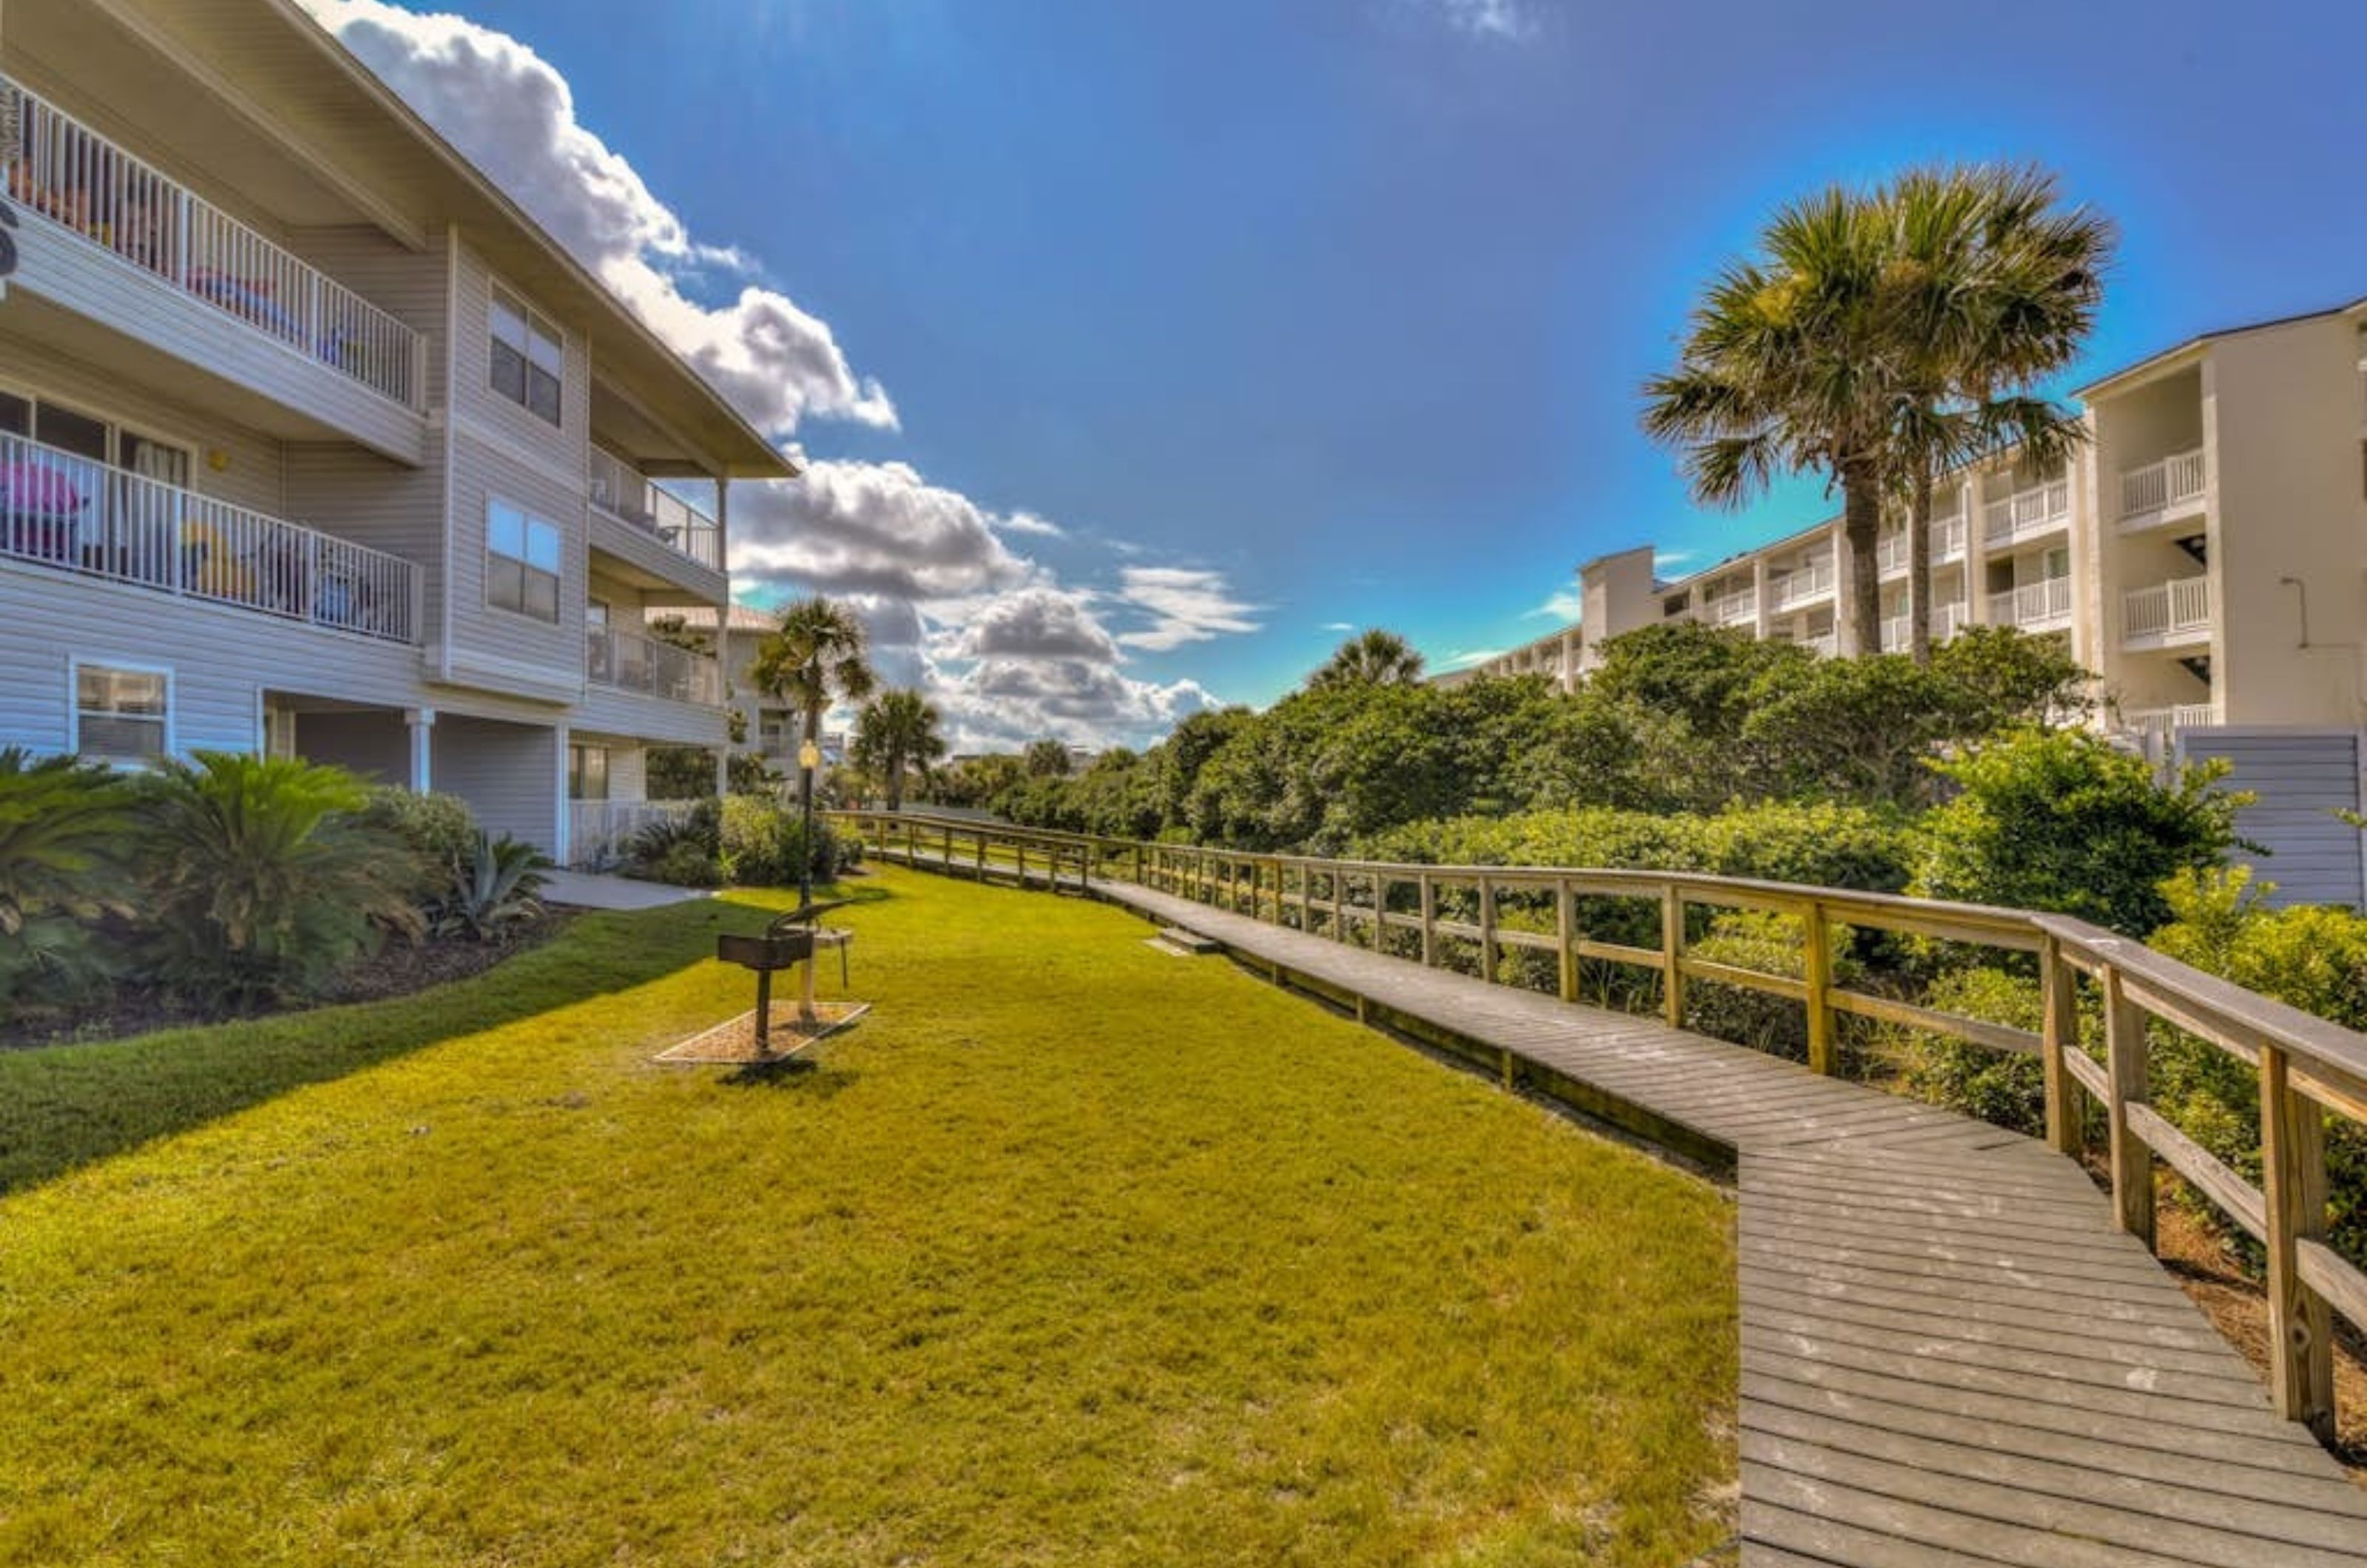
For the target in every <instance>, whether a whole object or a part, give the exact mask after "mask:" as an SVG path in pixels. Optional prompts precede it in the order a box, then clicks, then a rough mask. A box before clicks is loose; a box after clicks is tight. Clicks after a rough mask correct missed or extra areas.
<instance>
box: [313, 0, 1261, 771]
mask: <svg viewBox="0 0 2367 1568" xmlns="http://www.w3.org/2000/svg"><path fill="white" fill-rule="evenodd" d="M300 4H302V5H303V6H305V7H306V8H307V9H308V10H309V11H311V14H312V15H313V16H314V17H317V18H318V19H319V20H320V21H321V22H322V24H323V26H324V27H326V28H328V29H329V30H330V31H331V32H332V33H334V35H335V36H336V37H337V38H338V39H340V41H342V42H343V43H344V44H345V47H346V48H348V49H350V50H352V51H354V53H355V54H356V55H357V56H358V57H360V59H361V60H362V61H363V62H365V63H366V64H368V66H369V67H370V69H372V70H373V71H375V72H376V73H378V74H379V76H380V77H381V78H382V79H384V80H385V81H386V82H387V84H388V85H390V86H391V87H392V88H393V89H394V90H395V91H396V92H397V93H399V94H400V95H402V97H403V98H404V99H405V100H406V101H407V102H409V103H410V104H411V105H412V107H413V108H415V109H417V110H418V111H419V113H420V114H421V115H422V116H423V117H424V118H426V119H427V120H428V122H429V123H431V124H432V125H434V126H435V127H436V129H437V130H439V131H441V132H442V133H443V134H444V136H445V137H447V139H448V140H449V141H451V142H452V143H453V145H454V146H456V147H458V148H459V150H460V152H462V153H463V154H465V155H466V156H467V157H469V158H470V160H471V161H473V162H474V163H475V164H477V165H478V166H479V167H480V168H481V169H483V170H484V171H485V172H486V173H487V174H488V175H491V176H492V177H493V180H494V182H495V183H496V184H498V185H499V186H501V187H502V188H503V189H504V190H505V191H506V192H508V193H509V195H510V196H511V197H513V198H514V199H515V200H516V201H517V202H518V204H519V205H520V206H521V207H523V208H524V209H526V210H527V212H528V213H529V214H531V215H532V216H533V217H534V218H535V220H537V221H538V222H540V223H541V224H542V225H543V226H544V227H545V228H547V229H549V231H551V233H552V234H553V235H554V236H556V237H557V239H558V240H559V242H560V243H561V244H563V245H565V246H566V247H567V248H568V249H569V250H570V251H571V252H572V254H574V255H575V256H576V257H577V258H578V259H579V260H581V261H582V262H583V264H584V265H586V266H587V267H588V268H590V269H591V270H592V271H593V272H594V273H595V275H596V276H598V277H599V278H600V279H601V281H602V282H604V283H605V284H606V285H607V287H608V288H610V289H611V290H613V291H614V292H615V293H616V294H617V297H618V298H619V299H622V300H623V301H624V302H625V303H626V305H627V306H628V307H629V309H630V310H633V311H635V312H636V313H637V314H638V315H639V316H640V318H641V319H642V321H645V322H646V323H647V324H648V325H649V326H650V328H651V330H652V331H653V332H655V333H657V334H658V335H659V336H660V337H661V338H663V340H664V341H665V342H666V343H667V344H669V345H671V346H672V347H673V348H674V350H675V351H676V352H678V353H679V354H681V355H683V356H684V357H685V359H687V360H688V361H689V362H690V363H691V364H693V365H694V366H696V367H697V368H698V369H699V370H700V371H701V372H702V373H703V374H704V375H706V376H707V377H708V379H709V380H711V381H712V382H713V383H714V384H715V386H716V387H717V389H719V391H721V392H722V393H723V395H724V396H726V397H727V398H729V399H730V400H732V401H733V402H734V403H735V404H737V405H738V406H739V407H740V409H741V410H742V412H743V413H745V414H746V415H747V416H748V418H749V419H750V421H751V422H752V423H755V424H756V425H757V426H758V427H759V428H761V429H764V430H765V431H768V432H770V433H772V434H775V435H776V437H778V438H780V440H781V442H782V449H783V451H784V452H785V453H787V455H788V456H789V457H791V458H792V460H794V461H795V462H797V463H798V466H799V467H800V468H803V469H804V470H805V474H804V477H803V478H802V479H799V480H798V481H796V482H794V483H789V484H753V483H742V484H736V485H734V486H733V487H732V491H731V497H730V502H731V509H730V515H731V528H730V533H731V546H732V549H731V561H730V566H731V571H732V577H733V583H734V587H735V589H737V590H738V591H740V592H742V594H743V595H744V596H745V597H747V598H748V599H749V600H750V601H751V602H752V603H762V604H773V603H777V602H778V601H780V600H782V599H785V598H788V597H791V596H794V595H797V594H802V593H815V592H820V593H828V594H830V595H832V597H834V598H838V599H842V600H844V601H845V602H846V603H847V604H850V605H851V606H852V607H853V608H854V609H855V611H856V613H857V614H859V615H861V616H862V617H863V620H864V623H865V625H866V628H867V629H868V631H869V633H870V637H871V645H872V660H873V663H874V664H875V666H876V667H877V668H878V671H879V673H880V675H881V677H882V678H883V679H884V680H886V681H887V682H889V683H891V684H897V685H912V686H918V687H920V688H921V689H922V690H923V691H924V692H926V693H927V694H929V696H930V697H931V699H932V700H933V701H934V702H936V703H937V704H938V705H939V707H940V709H941V710H942V711H943V712H944V714H945V716H946V728H947V731H948V735H949V738H950V739H952V740H953V741H954V743H955V744H956V746H957V748H960V749H966V750H976V749H980V748H983V747H989V746H995V747H1001V746H1014V745H1017V744H1020V743H1022V742H1025V741H1026V740H1030V739H1036V738H1038V737H1042V736H1047V735H1052V736H1058V737H1059V738H1060V739H1065V740H1070V741H1076V742H1082V743H1085V744H1090V745H1099V746H1106V745H1114V744H1129V745H1136V746H1139V745H1143V744H1146V743H1148V742H1149V741H1150V740H1152V739H1157V738H1158V737H1159V736H1160V735H1161V734H1164V733H1165V732H1166V731H1167V730H1168V729H1169V728H1172V726H1173V725H1174V723H1175V721H1176V720H1178V719H1180V718H1182V717H1183V716H1186V715H1187V714H1190V713H1193V712H1196V711H1198V710H1199V709H1200V708H1202V707H1206V706H1211V705H1215V704H1216V699H1215V698H1214V697H1213V696H1211V695H1210V694H1209V693H1208V692H1207V691H1206V689H1205V688H1204V687H1202V686H1201V685H1200V684H1199V683H1198V682H1194V681H1189V680H1179V681H1172V682H1152V681H1145V680H1141V679H1138V678H1136V677H1134V676H1132V675H1129V674H1128V673H1127V672H1126V671H1125V670H1124V669H1123V668H1122V666H1123V665H1124V664H1125V663H1126V660H1127V654H1126V652H1125V648H1126V647H1134V648H1140V649H1172V648H1175V647H1178V646H1181V645H1183V644H1185V643H1192V642H1199V641H1205V640H1206V639H1208V638H1210V637H1217V636H1219V635H1222V634H1225V633H1229V632H1239V631H1251V630H1255V629H1256V626H1255V623H1253V622H1251V621H1250V620H1248V619H1247V618H1246V614H1245V613H1246V612H1247V611H1248V610H1249V609H1251V606H1249V605H1246V604H1239V603H1237V602H1236V601H1234V600H1233V599H1232V597H1231V596H1230V593H1229V590H1228V589H1227V587H1226V585H1225V582H1224V580H1223V578H1222V577H1221V576H1220V575H1219V574H1217V573H1215V572H1208V571H1198V570H1183V569H1173V568H1139V569H1135V568H1129V569H1127V570H1126V572H1125V573H1124V574H1123V581H1121V584H1120V586H1119V587H1118V588H1117V589H1116V590H1115V591H1103V590H1093V589H1085V588H1072V587H1064V586H1062V585H1061V584H1060V583H1059V581H1058V579H1057V577H1056V575H1055V574H1054V573H1053V572H1052V571H1051V570H1048V569H1047V568H1046V567H1044V566H1043V565H1041V564H1039V563H1038V562H1036V560H1034V559H1032V558H1029V557H1028V556H1026V555H1025V554H1023V553H1022V551H1021V549H1020V548H1019V547H1014V542H1013V541H1014V540H1035V539H1043V540H1054V539H1064V538H1066V537H1068V535H1067V532H1066V530H1064V529H1063V528H1062V527H1061V526H1060V525H1059V524H1057V523H1055V522H1053V521H1051V520H1050V519H1048V518H1046V517H1043V516H1040V515H1037V514H1036V513H1030V512H1026V511H1020V510H1014V511H1010V512H996V511H994V510H992V509H991V508H989V507H986V506H983V505H980V503H979V502H975V501H973V500H971V499H970V498H969V497H968V496H967V495H964V494H962V493H961V492H960V491H956V490H952V489H950V488H947V487H946V486H943V485H938V484H932V483H931V482H929V481H928V480H927V479H925V478H923V476H922V475H921V473H920V472H919V471H918V470H917V469H915V468H912V466H910V465H909V464H904V463H897V462H884V463H875V462H853V461H834V460H830V459H821V460H815V459H811V458H809V457H807V455H806V454H805V452H804V450H803V448H802V447H801V446H798V443H797V442H796V441H794V440H793V439H791V438H792V437H793V436H795V435H796V434H798V432H799V431H800V430H801V429H802V428H803V426H804V425H805V423H806V422H807V421H809V420H814V419H837V420H845V421H850V422H853V423H858V424H865V425H870V426H874V427H878V428H885V429H894V428H897V427H898V418H897V412H896V406H895V403H894V401H893V400H891V399H890V398H889V395H888V393H887V391H886V389H884V388H882V387H881V386H880V385H879V383H878V381H877V380H875V379H872V378H866V377H861V376H858V375H857V374H856V373H855V369H854V368H853V367H852V366H851V365H850V363H849V361H848V359H847V356H846V354H845V352H844V350H843V349H842V348H841V347H840V346H839V344H838V341H837V338H836V335H835V334H834V333H832V330H831V328H830V325H829V323H827V322H825V321H822V320H821V319H820V318H819V317H816V316H815V315H813V314H812V313H811V312H810V311H808V310H804V309H802V308H801V307H799V306H798V304H797V302H796V301H795V300H793V299H789V298H788V297H787V296H786V295H784V294H782V293H780V292H778V291H776V290H775V289H772V288H766V287H764V286H762V285H761V283H759V282H758V281H756V277H757V275H758V272H759V266H758V264H757V263H756V262H755V261H754V260H753V258H752V257H751V256H750V255H749V254H747V253H746V252H744V251H743V250H742V249H740V248H738V247H736V246H732V245H723V244H717V243H711V242H709V241H708V240H705V239H703V238H700V237H696V236H694V235H692V234H691V233H690V232H689V231H688V229H687V227H686V226H685V224H684V223H683V221H682V220H681V219H680V217H679V216H678V215H677V214H676V213H675V212H674V210H673V209H671V208H669V207H668V206H667V205H666V204H665V203H664V202H663V201H662V200H661V199H659V197H657V195H656V194H655V193H654V192H652V191H651V189H650V188H649V186H648V185H647V184H645V183H644V182H643V181H642V179H641V177H640V174H639V173H638V172H637V171H635V169H634V168H633V166H632V164H630V163H629V162H628V161H627V160H626V159H625V158H624V157H622V156H621V155H619V154H618V153H617V152H616V151H615V150H614V149H612V148H610V147H609V146H608V145H607V144H606V142H605V141H602V140H601V139H600V137H599V136H597V135H596V134H595V133H594V132H593V131H592V130H590V129H589V128H587V127H586V126H585V125H583V123H582V122H581V121H580V120H579V119H578V118H576V107H575V100H574V95H573V93H572V91H571V89H570V88H569V85H568V84H567V81H566V79H565V78H564V77H562V76H561V74H560V73H558V72H557V71H556V70H554V69H553V68H552V67H551V66H550V65H549V63H548V62H545V61H544V60H543V59H542V58H541V57H540V56H539V55H538V54H537V53H536V52H535V51H533V50H532V49H531V48H530V47H528V46H527V44H525V43H523V42H521V41H519V40H518V39H515V38H511V37H509V36H508V35H506V34H504V33H502V32H499V31H496V30H494V29H493V28H487V27H484V26H481V25H480V24H478V23H475V22H472V21H470V20H469V19H467V18H466V17H459V16H453V15H448V14H439V15H425V14H420V13H415V12H412V11H407V10H403V9H402V8H400V7H399V6H393V5H390V4H387V3H385V0H300ZM715 281H722V282H725V283H727V284H728V285H730V287H731V288H732V289H735V290H736V293H735V294H734V296H733V297H732V298H731V299H730V300H729V302H728V303H723V304H708V303H706V302H704V300H703V299H701V298H699V297H697V295H696V294H695V293H694V292H692V290H694V289H698V288H699V286H700V285H702V284H704V283H711V282H715ZM1108 546H1109V547H1110V548H1111V549H1112V550H1113V551H1116V552H1117V553H1118V554H1119V555H1120V556H1132V555H1135V554H1137V553H1138V547H1136V546H1133V545H1129V544H1125V543H1121V542H1118V541H1115V540H1112V541H1108ZM1104 606H1106V607H1108V608H1109V609H1111V610H1112V611H1114V612H1116V613H1121V614H1125V615H1129V616H1132V617H1142V616H1147V617H1149V621H1148V625H1147V626H1139V627H1137V628H1136V629H1134V630H1132V631H1130V632H1129V633H1128V634H1127V635H1126V636H1125V637H1117V636H1114V635H1113V634H1112V633H1111V631H1110V630H1109V628H1108V627H1107V626H1105V625H1104V621H1103V618H1102V615H1101V609H1102V608H1103V607H1104ZM1121 645H1124V646H1121Z"/></svg>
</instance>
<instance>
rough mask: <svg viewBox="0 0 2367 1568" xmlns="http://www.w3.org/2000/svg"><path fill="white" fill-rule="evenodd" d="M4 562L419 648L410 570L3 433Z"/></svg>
mask: <svg viewBox="0 0 2367 1568" xmlns="http://www.w3.org/2000/svg"><path fill="white" fill-rule="evenodd" d="M0 556H6V557H7V558H11V559H15V560H22V561H32V562H36V563H38V564H40V565H42V566H47V567H52V568H55V569H56V570H61V571H70V572H75V573H78V574H80V575H82V576H85V577H99V578H105V579H108V581H114V582H128V583H131V584H134V585H135V586H138V587H142V588H153V589H158V590H161V591H163V592H166V593H171V594H174V595H176V596H178V597H181V598H187V599H205V600H210V601H212V602H213V603H215V604H231V605H235V606H237V607H238V608H240V609H243V610H253V611H255V612H257V613H259V614H262V615H275V616H277V617H279V618H281V619H283V620H290V621H302V622H304V623H306V624H307V625H310V626H326V627H328V628H329V629H330V630H332V631H341V632H354V633H357V634H358V635H360V636H363V637H378V638H380V639H382V640H384V641H387V642H403V643H415V642H417V641H418V640H419V624H420V597H419V595H420V573H419V568H418V567H416V566H415V565H413V563H412V562H410V561H407V560H404V559H402V558H401V557H399V556H391V555H387V554H385V553H384V552H383V551H379V550H374V549H371V548H370V547H368V546H367V545H357V544H355V543H354V542H353V541H352V540H350V539H340V538H338V537H337V536H335V535H334V534H323V533H321V532H319V531H318V530H317V529H312V528H307V527H304V526H302V525H300V524H295V523H286V522H282V521H281V520H279V519H278V518H277V517H266V516H265V515H264V514H263V513H259V512H249V511H248V510H246V509H245V508H244V507H243V506H232V505H231V504H230V503H229V502H223V501H216V500H214V499H213V498H212V497H211V496H204V495H199V494H198V493H197V492H196V491H190V490H184V489H182V488H181V487H179V486H177V485H168V484H160V483H158V482H157V481H156V480H154V479H143V478H142V477H141V476H140V475H138V474H128V473H125V472H123V471H122V470H120V469H118V468H108V466H107V465H106V464H104V463H95V462H93V461H91V460H90V459H89V458H87V457H76V456H74V454H73V453H71V452H62V451H59V450H58V449H57V448H56V447H53V446H40V444H38V443H36V442H31V441H28V440H26V439H24V438H23V437H22V436H17V435H7V434H0Z"/></svg>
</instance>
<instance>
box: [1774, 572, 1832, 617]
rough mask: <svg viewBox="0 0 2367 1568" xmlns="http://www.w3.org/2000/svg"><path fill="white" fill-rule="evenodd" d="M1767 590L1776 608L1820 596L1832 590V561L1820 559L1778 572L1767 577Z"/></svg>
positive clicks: (1801, 602)
mask: <svg viewBox="0 0 2367 1568" xmlns="http://www.w3.org/2000/svg"><path fill="white" fill-rule="evenodd" d="M1767 591H1768V592H1769V593H1770V594H1771V595H1772V597H1773V599H1774V604H1775V608H1777V609H1778V610H1788V609H1790V608H1791V607H1792V606H1794V605H1795V604H1806V603H1807V602H1808V601H1809V600H1811V599H1817V598H1821V597H1822V596H1824V595H1825V594H1828V593H1830V592H1832V591H1833V563H1832V562H1830V561H1829V560H1820V561H1817V562H1815V563H1813V564H1811V565H1808V566H1805V567H1802V568H1800V569H1799V570H1795V571H1785V572H1778V573H1776V574H1775V575H1773V576H1771V577H1770V578H1768V580H1767Z"/></svg>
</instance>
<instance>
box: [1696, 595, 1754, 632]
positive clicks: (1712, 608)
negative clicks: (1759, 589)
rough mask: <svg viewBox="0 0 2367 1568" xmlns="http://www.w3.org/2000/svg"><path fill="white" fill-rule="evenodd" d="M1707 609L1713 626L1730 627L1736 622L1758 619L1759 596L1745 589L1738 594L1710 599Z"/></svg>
mask: <svg viewBox="0 0 2367 1568" xmlns="http://www.w3.org/2000/svg"><path fill="white" fill-rule="evenodd" d="M1707 608H1708V613H1709V619H1710V622H1711V624H1712V625H1714V626H1732V625H1733V624H1734V623H1735V622H1737V621H1753V620H1757V619H1758V618H1759V595H1758V594H1757V593H1756V592H1752V591H1751V590H1750V589H1748V588H1745V589H1742V590H1741V591H1739V592H1734V593H1728V594H1725V595H1723V596H1722V597H1719V598H1716V599H1712V600H1711V601H1710V602H1709V604H1708V606H1707Z"/></svg>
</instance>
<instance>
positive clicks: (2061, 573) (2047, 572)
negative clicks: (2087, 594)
mask: <svg viewBox="0 0 2367 1568" xmlns="http://www.w3.org/2000/svg"><path fill="white" fill-rule="evenodd" d="M2038 575H2039V576H2041V577H2043V578H2045V579H2047V580H2048V581H2053V580H2054V579H2056V578H2058V577H2068V576H2070V575H2071V552H2070V551H2069V550H2068V549H2067V548H2064V547H2060V546H2058V547H2056V548H2054V549H2051V550H2049V551H2047V552H2046V554H2045V555H2044V557H2042V558H2040V560H2039V563H2038Z"/></svg>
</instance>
